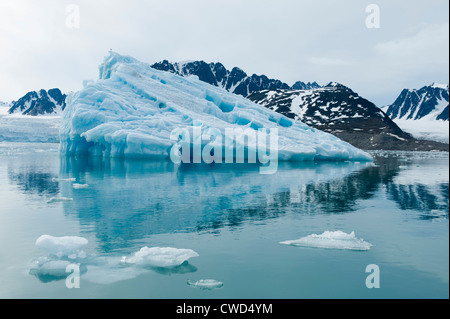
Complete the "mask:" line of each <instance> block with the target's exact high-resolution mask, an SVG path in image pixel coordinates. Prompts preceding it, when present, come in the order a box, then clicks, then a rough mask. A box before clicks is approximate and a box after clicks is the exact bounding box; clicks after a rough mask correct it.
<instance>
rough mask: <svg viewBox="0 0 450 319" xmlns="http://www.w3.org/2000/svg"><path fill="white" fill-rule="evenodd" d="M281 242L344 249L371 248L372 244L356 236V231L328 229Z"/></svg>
mask: <svg viewBox="0 0 450 319" xmlns="http://www.w3.org/2000/svg"><path fill="white" fill-rule="evenodd" d="M280 244H283V245H291V246H300V247H315V248H326V249H344V250H369V249H370V247H372V245H371V244H370V243H368V242H365V241H364V240H363V239H359V238H356V236H355V232H352V233H350V234H347V233H344V232H342V231H326V232H324V233H323V234H321V235H316V234H312V235H309V236H306V237H303V238H300V239H297V240H288V241H283V242H281V243H280Z"/></svg>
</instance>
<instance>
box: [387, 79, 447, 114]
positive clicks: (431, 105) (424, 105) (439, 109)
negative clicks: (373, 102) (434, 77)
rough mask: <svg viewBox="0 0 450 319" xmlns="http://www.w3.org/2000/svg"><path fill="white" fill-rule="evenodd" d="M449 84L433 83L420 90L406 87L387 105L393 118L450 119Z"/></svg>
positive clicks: (388, 111)
mask: <svg viewBox="0 0 450 319" xmlns="http://www.w3.org/2000/svg"><path fill="white" fill-rule="evenodd" d="M448 95H449V86H448V85H442V84H436V83H433V84H432V85H428V86H424V87H422V88H421V89H419V90H408V89H404V90H403V91H402V92H401V93H400V95H399V96H398V98H397V99H396V100H395V102H394V103H393V104H391V105H389V106H387V107H386V114H387V115H388V116H389V117H390V118H391V119H393V120H395V119H404V120H420V119H424V118H427V119H432V120H442V121H448V120H449V116H448V115H449V112H448V106H449V102H448V100H449V96H448Z"/></svg>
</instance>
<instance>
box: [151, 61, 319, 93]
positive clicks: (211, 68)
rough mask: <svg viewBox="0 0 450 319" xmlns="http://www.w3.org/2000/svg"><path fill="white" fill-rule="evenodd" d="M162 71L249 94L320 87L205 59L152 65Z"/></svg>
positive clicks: (233, 91)
mask: <svg viewBox="0 0 450 319" xmlns="http://www.w3.org/2000/svg"><path fill="white" fill-rule="evenodd" d="M151 67H152V68H154V69H157V70H160V71H168V72H171V73H175V74H178V75H181V76H185V77H186V76H198V78H199V79H200V81H203V82H206V83H209V84H211V85H214V86H218V87H221V88H223V89H225V90H227V91H229V92H231V93H234V94H238V95H242V96H244V97H245V96H247V95H249V94H251V93H253V92H256V91H261V90H276V89H285V90H288V89H296V90H308V89H316V88H319V87H320V85H319V84H317V83H316V82H313V83H310V82H308V83H304V82H301V81H298V82H296V83H295V84H294V85H293V86H292V87H290V86H289V85H288V84H286V83H283V82H281V81H280V80H276V79H269V78H268V77H267V76H265V75H256V74H253V75H251V76H249V75H247V73H245V72H244V71H243V70H241V69H240V68H237V67H234V68H233V69H232V70H231V71H230V70H227V69H226V68H225V67H224V66H223V64H221V63H206V62H204V61H190V62H179V63H171V62H169V61H167V60H164V61H162V62H158V63H155V64H153V65H152V66H151Z"/></svg>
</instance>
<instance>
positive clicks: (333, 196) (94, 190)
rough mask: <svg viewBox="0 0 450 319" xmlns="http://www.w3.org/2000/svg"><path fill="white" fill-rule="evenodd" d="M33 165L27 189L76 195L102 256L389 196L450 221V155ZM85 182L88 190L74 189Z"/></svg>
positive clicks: (20, 176)
mask: <svg viewBox="0 0 450 319" xmlns="http://www.w3.org/2000/svg"><path fill="white" fill-rule="evenodd" d="M53 167H54V165H52V169H49V170H48V172H47V171H45V169H44V170H43V169H42V168H41V169H40V170H37V169H35V168H34V166H33V165H27V166H19V167H17V166H15V165H13V164H11V165H10V166H9V168H8V178H9V180H10V182H12V183H14V184H17V185H19V187H20V189H21V190H22V191H23V192H25V193H36V194H44V195H46V194H52V195H54V194H58V196H61V197H68V198H73V199H74V200H73V202H68V203H63V204H62V205H63V207H64V211H65V213H66V214H67V215H69V216H75V217H76V218H77V219H78V220H79V221H80V223H81V224H82V226H85V227H87V228H93V229H95V232H96V236H97V237H98V239H99V243H100V247H101V250H103V251H106V252H108V251H111V250H116V249H121V248H122V247H127V246H128V245H129V242H130V241H133V240H140V239H143V238H145V237H146V236H149V235H152V234H162V233H174V232H198V231H202V230H208V231H211V230H215V229H220V228H222V227H231V229H234V228H237V227H240V226H241V225H242V224H243V223H245V222H248V221H251V222H255V221H257V222H263V223H264V222H267V221H268V220H270V219H274V218H278V217H280V216H284V215H286V214H330V213H332V214H340V213H347V212H352V211H354V210H357V209H358V208H359V205H358V203H359V202H361V201H362V200H366V199H370V198H372V197H373V196H374V195H375V194H379V193H380V191H384V192H385V193H386V197H387V199H389V200H392V201H394V202H395V203H396V204H397V205H398V207H399V208H400V209H402V210H412V211H417V212H419V213H420V215H418V218H420V219H436V218H446V219H448V215H449V213H448V212H449V182H448V157H447V158H445V157H444V158H442V159H441V161H440V162H439V161H438V162H436V161H434V162H432V163H431V164H427V162H426V160H425V161H424V160H422V161H420V160H419V161H417V160H415V159H414V158H413V159H408V160H405V158H404V157H402V156H393V155H390V156H376V160H375V164H373V163H280V165H279V170H278V172H277V173H276V174H274V175H260V174H259V168H258V167H257V166H256V165H245V164H240V165H235V166H234V167H232V168H230V165H204V166H201V165H182V166H176V165H173V164H172V163H170V162H165V161H161V162H160V161H155V162H149V161H132V160H119V159H116V160H110V159H108V160H103V159H101V158H65V157H62V158H61V159H60V172H59V176H56V174H54V173H53V172H52V171H53V169H54V168H53ZM54 177H62V178H69V177H70V178H75V179H76V182H77V183H81V184H88V185H89V186H88V188H86V189H73V187H72V183H70V182H54V181H52V179H53V178H54Z"/></svg>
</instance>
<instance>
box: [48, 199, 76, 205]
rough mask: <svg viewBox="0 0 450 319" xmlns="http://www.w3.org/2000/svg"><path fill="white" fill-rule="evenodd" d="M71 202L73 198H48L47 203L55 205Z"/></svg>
mask: <svg viewBox="0 0 450 319" xmlns="http://www.w3.org/2000/svg"><path fill="white" fill-rule="evenodd" d="M71 201H73V198H68V197H52V198H50V199H49V200H48V201H47V203H48V204H52V203H57V202H71Z"/></svg>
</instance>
